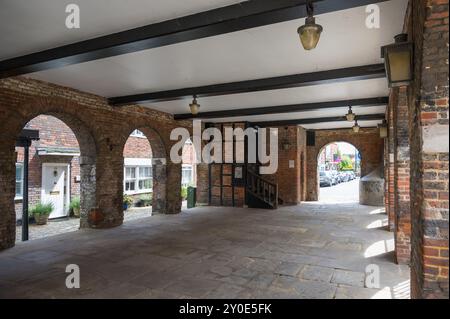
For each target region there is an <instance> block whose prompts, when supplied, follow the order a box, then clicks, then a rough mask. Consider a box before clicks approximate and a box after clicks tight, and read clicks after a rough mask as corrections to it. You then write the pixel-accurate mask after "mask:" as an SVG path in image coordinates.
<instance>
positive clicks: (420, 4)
mask: <svg viewBox="0 0 450 319" xmlns="http://www.w3.org/2000/svg"><path fill="white" fill-rule="evenodd" d="M411 4H412V7H410V8H412V10H411V11H412V14H411V15H410V16H409V17H408V18H409V20H408V21H407V23H406V26H405V29H406V30H408V36H409V38H410V39H412V40H413V41H414V55H415V56H414V70H415V79H414V83H413V84H412V85H411V86H410V88H409V91H408V98H409V103H408V104H409V109H410V115H409V127H410V146H411V220H412V224H411V227H412V230H411V250H412V254H411V288H412V297H413V298H448V297H449V293H448V291H449V290H448V284H449V281H448V267H449V263H448V240H449V238H448V225H449V224H448V222H449V220H448V212H449V209H448V191H449V179H448V138H449V136H448V123H449V122H448V121H449V120H448V114H449V108H448V89H449V84H448V9H449V8H448V0H427V1H425V0H411V1H410V5H411Z"/></svg>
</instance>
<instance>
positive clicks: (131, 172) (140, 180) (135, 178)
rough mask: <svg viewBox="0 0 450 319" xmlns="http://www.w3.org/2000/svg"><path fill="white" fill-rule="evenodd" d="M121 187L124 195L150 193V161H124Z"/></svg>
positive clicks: (151, 177)
mask: <svg viewBox="0 0 450 319" xmlns="http://www.w3.org/2000/svg"><path fill="white" fill-rule="evenodd" d="M123 184H124V185H123V187H124V191H125V193H126V194H130V195H132V194H140V193H150V192H152V189H153V175H152V166H151V159H138V158H137V159H133V158H126V159H125V169H124V181H123Z"/></svg>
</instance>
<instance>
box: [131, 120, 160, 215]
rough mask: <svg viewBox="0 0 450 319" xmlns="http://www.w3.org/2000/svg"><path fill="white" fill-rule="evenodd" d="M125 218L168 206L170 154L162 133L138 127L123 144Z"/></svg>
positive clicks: (151, 212) (152, 212)
mask: <svg viewBox="0 0 450 319" xmlns="http://www.w3.org/2000/svg"><path fill="white" fill-rule="evenodd" d="M123 145H124V146H123V157H124V161H123V198H124V201H123V204H124V205H123V209H124V217H125V218H124V219H125V220H130V219H138V218H144V217H149V216H151V215H154V214H156V213H165V212H166V209H167V156H166V149H165V146H164V143H163V141H162V139H161V136H160V135H159V134H158V133H157V132H156V131H155V130H154V129H152V128H149V127H138V128H137V129H133V130H132V131H131V133H128V139H127V141H126V142H125V143H124V144H123Z"/></svg>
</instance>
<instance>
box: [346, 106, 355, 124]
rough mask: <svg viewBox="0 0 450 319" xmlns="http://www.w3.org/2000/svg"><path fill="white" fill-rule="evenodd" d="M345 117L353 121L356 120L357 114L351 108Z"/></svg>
mask: <svg viewBox="0 0 450 319" xmlns="http://www.w3.org/2000/svg"><path fill="white" fill-rule="evenodd" d="M345 117H346V118H347V121H349V122H353V121H354V120H355V117H356V114H355V113H353V111H352V110H351V109H350V110H349V111H348V113H347V115H346V116H345Z"/></svg>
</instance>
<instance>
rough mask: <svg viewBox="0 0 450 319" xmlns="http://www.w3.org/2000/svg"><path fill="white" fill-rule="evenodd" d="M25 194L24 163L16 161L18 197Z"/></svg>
mask: <svg viewBox="0 0 450 319" xmlns="http://www.w3.org/2000/svg"><path fill="white" fill-rule="evenodd" d="M22 196H23V164H22V163H16V196H15V197H16V198H19V199H20V198H22Z"/></svg>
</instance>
